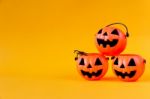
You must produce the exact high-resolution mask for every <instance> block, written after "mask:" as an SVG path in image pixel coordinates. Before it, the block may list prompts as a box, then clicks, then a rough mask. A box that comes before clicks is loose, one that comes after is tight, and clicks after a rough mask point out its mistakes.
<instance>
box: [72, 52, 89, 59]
mask: <svg viewBox="0 0 150 99" xmlns="http://www.w3.org/2000/svg"><path fill="white" fill-rule="evenodd" d="M74 53H76V54H77V55H76V57H75V60H77V59H78V57H79V55H87V53H85V52H83V51H79V50H74Z"/></svg>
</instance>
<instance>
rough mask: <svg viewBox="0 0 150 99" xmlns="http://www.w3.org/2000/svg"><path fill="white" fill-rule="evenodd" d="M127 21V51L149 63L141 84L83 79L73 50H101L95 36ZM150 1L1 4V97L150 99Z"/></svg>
mask: <svg viewBox="0 0 150 99" xmlns="http://www.w3.org/2000/svg"><path fill="white" fill-rule="evenodd" d="M113 22H122V23H125V24H126V25H127V26H128V28H129V33H130V37H129V38H128V44H127V47H126V50H125V51H124V52H123V53H134V54H140V55H141V56H143V57H144V58H145V59H146V60H147V64H146V70H145V73H144V75H143V76H142V77H141V78H140V79H139V81H137V82H132V83H129V82H128V83H127V82H121V81H119V80H117V79H116V77H115V75H113V73H112V71H111V64H110V66H109V71H108V73H107V74H106V76H105V77H104V78H103V79H102V80H101V81H93V82H92V81H86V80H84V79H83V78H81V77H80V76H79V74H78V73H77V71H76V65H75V62H74V57H75V54H74V53H73V50H74V49H78V50H83V51H86V52H98V51H97V49H96V47H95V45H94V35H95V33H96V32H97V31H98V30H99V29H100V28H102V27H104V26H105V25H107V24H109V23H113ZM149 24H150V1H149V0H0V99H107V98H108V99H114V98H115V99H131V98H136V99H137V98H139V99H141V98H143V99H150V94H149V89H150V68H149V66H150V64H149V59H150V57H149V52H150V44H149V43H150V39H149V38H150V29H149V28H150V25H149Z"/></svg>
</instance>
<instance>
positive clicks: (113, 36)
mask: <svg viewBox="0 0 150 99" xmlns="http://www.w3.org/2000/svg"><path fill="white" fill-rule="evenodd" d="M95 40H96V41H95V42H96V47H97V49H98V50H99V51H100V52H101V53H102V54H104V55H108V56H109V55H110V56H113V55H118V54H120V53H121V52H122V51H123V50H124V49H125V47H126V42H127V38H126V35H125V33H124V32H123V31H121V30H120V29H118V28H115V27H104V28H103V29H101V30H100V31H99V32H98V33H97V34H96V39H95Z"/></svg>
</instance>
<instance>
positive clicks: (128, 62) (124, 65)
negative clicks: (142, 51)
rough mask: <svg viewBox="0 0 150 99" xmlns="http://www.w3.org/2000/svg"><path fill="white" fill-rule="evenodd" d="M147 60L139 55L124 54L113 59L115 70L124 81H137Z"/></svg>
mask: <svg viewBox="0 0 150 99" xmlns="http://www.w3.org/2000/svg"><path fill="white" fill-rule="evenodd" d="M145 62H146V61H145V60H144V59H143V58H142V57H141V56H139V55H133V54H124V55H123V54H122V55H119V56H116V57H115V58H114V59H113V67H112V68H113V71H114V73H115V74H116V76H117V77H118V78H119V79H121V80H123V81H135V80H137V79H138V78H139V77H140V76H141V75H142V74H143V72H144V68H145Z"/></svg>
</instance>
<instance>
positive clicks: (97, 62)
mask: <svg viewBox="0 0 150 99" xmlns="http://www.w3.org/2000/svg"><path fill="white" fill-rule="evenodd" d="M95 65H96V66H99V65H102V62H101V61H100V59H99V58H97V59H96V61H95Z"/></svg>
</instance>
